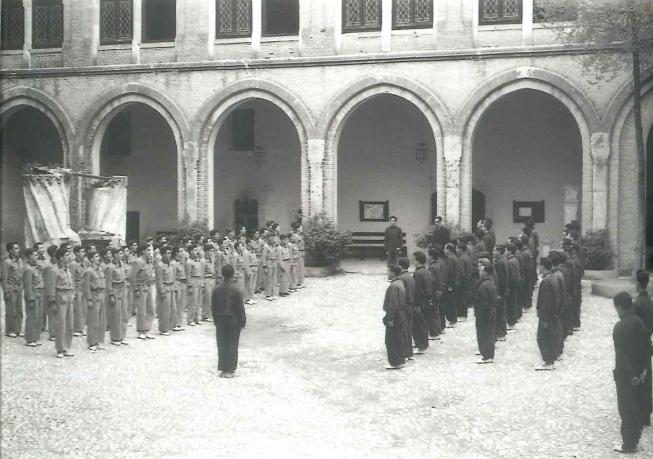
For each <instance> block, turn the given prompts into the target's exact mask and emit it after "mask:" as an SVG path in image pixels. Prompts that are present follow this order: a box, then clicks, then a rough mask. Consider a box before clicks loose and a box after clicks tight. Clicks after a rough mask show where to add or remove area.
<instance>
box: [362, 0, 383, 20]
mask: <svg viewBox="0 0 653 459" xmlns="http://www.w3.org/2000/svg"><path fill="white" fill-rule="evenodd" d="M379 6H380V5H379V1H378V0H365V25H366V26H371V25H378V24H379Z"/></svg>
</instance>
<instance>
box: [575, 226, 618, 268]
mask: <svg viewBox="0 0 653 459" xmlns="http://www.w3.org/2000/svg"><path fill="white" fill-rule="evenodd" d="M581 247H582V248H583V249H582V258H583V264H584V266H585V269H590V270H597V271H604V270H608V269H612V268H613V262H614V252H613V251H612V249H611V248H610V238H609V237H608V230H604V229H602V230H597V231H589V232H587V233H585V235H584V236H583V237H582V238H581Z"/></svg>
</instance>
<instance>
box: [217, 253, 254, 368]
mask: <svg viewBox="0 0 653 459" xmlns="http://www.w3.org/2000/svg"><path fill="white" fill-rule="evenodd" d="M222 277H223V279H224V281H223V283H222V284H220V285H219V286H218V287H216V288H214V289H213V293H212V294H211V312H212V313H213V320H214V322H215V337H216V341H217V344H218V370H219V371H220V377H221V378H233V377H234V372H235V371H236V366H237V365H238V341H239V339H240V330H241V329H242V328H245V324H246V320H247V319H246V316H245V305H244V303H243V294H242V292H241V290H240V289H239V288H238V286H237V285H236V281H235V279H234V268H233V266H231V265H225V266H223V267H222Z"/></svg>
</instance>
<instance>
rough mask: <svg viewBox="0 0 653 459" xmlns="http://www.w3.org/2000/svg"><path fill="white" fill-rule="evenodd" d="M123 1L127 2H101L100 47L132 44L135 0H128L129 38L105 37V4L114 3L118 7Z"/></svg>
mask: <svg viewBox="0 0 653 459" xmlns="http://www.w3.org/2000/svg"><path fill="white" fill-rule="evenodd" d="M121 1H125V0H100V45H117V44H122V43H131V42H132V41H133V39H134V0H127V1H128V2H129V38H127V37H125V38H120V37H109V38H107V36H106V35H105V32H106V29H105V26H104V18H103V16H102V15H103V13H104V4H105V3H114V4H116V5H118V4H119V3H120V2H121Z"/></svg>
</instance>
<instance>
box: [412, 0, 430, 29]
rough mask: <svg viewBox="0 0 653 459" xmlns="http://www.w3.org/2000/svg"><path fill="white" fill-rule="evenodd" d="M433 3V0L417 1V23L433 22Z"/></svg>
mask: <svg viewBox="0 0 653 459" xmlns="http://www.w3.org/2000/svg"><path fill="white" fill-rule="evenodd" d="M431 1H432V0H416V2H415V22H416V23H418V24H420V23H423V22H431Z"/></svg>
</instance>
